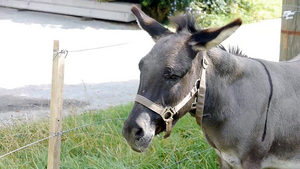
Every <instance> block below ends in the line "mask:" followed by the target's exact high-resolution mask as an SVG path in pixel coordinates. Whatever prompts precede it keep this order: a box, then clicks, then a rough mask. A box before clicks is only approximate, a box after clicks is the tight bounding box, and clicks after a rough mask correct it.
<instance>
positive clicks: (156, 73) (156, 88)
mask: <svg viewBox="0 0 300 169" xmlns="http://www.w3.org/2000/svg"><path fill="white" fill-rule="evenodd" d="M131 11H132V13H133V14H134V15H135V17H136V19H137V22H138V24H139V26H140V27H141V28H142V29H144V30H145V31H146V32H148V33H149V34H150V36H151V37H152V39H153V40H154V41H155V42H156V44H155V45H154V47H153V48H152V50H151V51H150V52H149V53H148V54H147V55H146V56H145V57H144V58H142V59H141V61H140V63H139V69H140V72H141V74H140V84H139V89H138V95H141V96H144V97H146V98H147V99H149V100H151V101H152V102H154V103H156V104H157V105H160V106H161V107H166V106H175V105H177V104H178V103H179V102H181V100H182V99H183V98H184V97H185V96H186V95H187V94H188V93H189V91H190V90H191V88H193V86H194V84H195V81H196V79H197V78H199V71H200V61H201V58H202V57H203V55H205V51H206V50H209V49H210V48H213V47H214V46H216V45H219V44H220V43H221V42H222V41H224V40H225V39H226V38H228V37H229V36H230V35H231V34H232V33H233V32H234V31H235V30H236V29H237V28H238V27H239V26H240V25H241V23H242V21H241V19H237V20H235V21H234V22H232V23H230V24H228V25H226V26H224V27H220V28H211V29H205V30H198V29H196V28H195V20H194V19H193V18H191V17H189V16H184V17H178V18H173V19H172V21H173V22H175V24H176V25H177V31H176V32H175V33H173V32H171V31H170V30H168V29H166V28H165V27H164V26H162V25H161V24H159V23H158V22H157V21H155V20H154V19H152V18H150V17H149V16H147V15H146V14H145V13H143V12H142V11H141V10H140V9H139V8H137V7H135V6H133V7H132V8H131ZM197 53H198V55H197ZM192 100H193V99H191V101H189V102H188V103H187V104H186V105H185V106H183V107H182V108H181V109H180V111H179V112H178V113H177V114H175V115H174V117H173V122H172V123H173V124H172V125H175V123H176V122H177V121H178V119H179V118H181V117H182V116H184V115H185V114H186V113H187V112H189V111H191V105H192ZM165 128H166V123H165V122H164V121H163V119H162V117H161V116H160V115H158V114H157V113H155V112H154V111H152V110H151V109H149V108H148V107H146V106H144V105H142V104H140V103H137V102H136V103H135V104H134V107H133V109H132V111H131V113H130V115H129V117H128V119H127V120H126V121H125V123H124V126H123V135H124V137H125V138H126V140H127V142H128V144H129V145H130V146H131V147H132V149H133V150H135V151H138V152H141V151H144V150H146V149H147V147H148V146H149V145H150V144H151V141H152V139H153V137H154V136H155V135H156V134H159V133H160V132H162V131H164V130H165Z"/></svg>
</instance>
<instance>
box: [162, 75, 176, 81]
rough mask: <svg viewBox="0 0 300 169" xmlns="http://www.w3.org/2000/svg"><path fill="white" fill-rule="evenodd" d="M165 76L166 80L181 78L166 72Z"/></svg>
mask: <svg viewBox="0 0 300 169" xmlns="http://www.w3.org/2000/svg"><path fill="white" fill-rule="evenodd" d="M164 77H165V79H166V80H178V79H180V76H177V75H170V74H164Z"/></svg>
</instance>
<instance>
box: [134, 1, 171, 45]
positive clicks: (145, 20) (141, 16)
mask: <svg viewBox="0 0 300 169" xmlns="http://www.w3.org/2000/svg"><path fill="white" fill-rule="evenodd" d="M131 12H132V13H133V14H134V16H135V17H136V19H137V23H138V24H139V26H140V28H141V29H143V30H145V31H146V32H148V33H149V34H150V36H151V37H152V39H153V40H154V41H155V42H156V41H157V40H158V39H159V38H160V37H161V36H162V35H164V34H169V33H171V31H169V30H168V29H166V28H165V27H164V26H162V25H161V24H160V23H159V22H157V21H156V20H154V19H152V18H151V17H149V16H147V15H146V14H145V13H144V12H143V11H142V10H140V8H138V7H136V6H135V5H132V7H131Z"/></svg>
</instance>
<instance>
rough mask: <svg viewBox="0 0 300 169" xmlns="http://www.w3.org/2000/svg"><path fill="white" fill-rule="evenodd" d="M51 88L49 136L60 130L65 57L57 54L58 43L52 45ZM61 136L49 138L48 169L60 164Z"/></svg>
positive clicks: (56, 168)
mask: <svg viewBox="0 0 300 169" xmlns="http://www.w3.org/2000/svg"><path fill="white" fill-rule="evenodd" d="M53 51H54V53H53V67H52V88H51V103H50V111H51V112H50V134H57V133H59V132H61V130H62V109H63V87H64V65H65V57H64V56H61V53H58V52H59V41H57V40H55V41H54V44H53ZM60 144H61V135H57V136H55V137H52V138H50V140H49V148H48V167H47V168H48V169H58V168H59V163H60Z"/></svg>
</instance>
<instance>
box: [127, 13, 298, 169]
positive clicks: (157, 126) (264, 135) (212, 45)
mask: <svg viewBox="0 0 300 169" xmlns="http://www.w3.org/2000/svg"><path fill="white" fill-rule="evenodd" d="M132 12H133V13H134V15H135V16H136V18H137V21H138V23H139V25H140V27H141V28H142V29H144V30H146V31H147V32H148V33H149V34H150V35H151V36H152V38H153V39H154V40H155V42H156V44H155V46H154V47H153V49H152V50H151V51H150V53H149V54H148V55H147V56H145V57H144V58H143V59H142V60H141V61H140V64H139V68H140V71H141V77H140V86H139V89H138V94H139V95H142V96H144V97H146V98H148V99H149V100H151V101H153V102H155V103H156V104H159V105H161V106H168V105H170V106H174V105H176V104H178V103H179V102H180V101H181V100H182V99H183V98H184V97H185V95H187V94H188V92H189V90H190V89H191V88H192V87H193V85H194V83H195V81H196V79H197V78H199V76H200V75H199V71H200V67H201V63H200V62H201V59H202V58H203V57H204V56H205V57H206V58H207V60H208V62H209V65H208V67H207V70H206V78H207V80H206V93H205V104H204V111H203V120H202V126H201V127H202V131H203V133H204V135H205V137H206V141H207V143H208V144H209V145H210V146H211V147H213V148H214V149H215V150H216V152H217V154H218V157H219V158H218V160H219V164H220V168H226V169H227V168H243V169H256V168H300V133H299V131H300V112H299V111H300V60H298V59H294V60H291V61H289V62H279V63H275V62H268V61H264V60H257V59H249V58H247V57H243V56H241V55H242V54H241V52H240V51H235V52H231V53H230V52H227V51H225V50H224V49H222V48H220V47H216V46H217V45H219V44H220V43H221V42H222V41H223V40H225V39H226V38H227V37H229V36H230V35H231V34H232V33H233V32H234V31H235V30H236V29H237V28H238V27H239V26H240V25H241V20H239V19H238V20H236V21H234V22H232V23H230V24H228V25H226V26H224V27H221V28H213V29H206V30H198V29H196V28H195V27H194V21H193V19H191V18H190V17H181V18H175V19H173V21H174V22H175V23H176V24H177V32H176V33H173V32H170V31H169V30H167V29H166V28H164V27H163V26H161V25H160V24H159V23H157V22H156V21H155V20H153V19H152V18H150V17H148V16H146V15H145V14H144V13H143V12H142V11H140V10H139V9H138V8H136V7H132ZM192 101H193V99H191V101H190V102H188V103H187V104H186V105H185V106H184V107H183V108H182V109H180V111H178V113H177V114H175V115H174V117H173V118H174V121H173V125H175V124H176V122H177V121H178V120H179V119H180V118H181V117H182V116H184V115H185V114H186V113H187V112H190V113H191V115H195V110H194V109H192V108H191V107H192V106H191V105H192ZM165 128H166V125H165V123H164V121H163V120H162V118H161V117H160V116H159V115H158V114H156V113H155V112H153V111H152V110H150V109H149V108H147V107H146V106H143V105H142V104H139V103H135V105H134V107H133V109H132V112H131V114H130V115H129V117H128V119H127V120H126V122H125V124H124V127H123V135H124V137H125V138H126V140H127V142H128V144H129V145H130V146H131V147H132V149H133V150H135V151H138V152H141V151H144V150H146V149H147V147H148V146H149V145H150V144H151V141H152V139H153V137H154V136H155V135H156V134H158V133H160V132H162V131H164V130H165Z"/></svg>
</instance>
